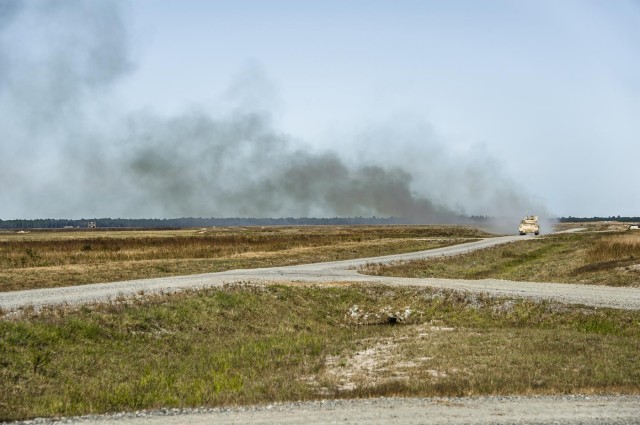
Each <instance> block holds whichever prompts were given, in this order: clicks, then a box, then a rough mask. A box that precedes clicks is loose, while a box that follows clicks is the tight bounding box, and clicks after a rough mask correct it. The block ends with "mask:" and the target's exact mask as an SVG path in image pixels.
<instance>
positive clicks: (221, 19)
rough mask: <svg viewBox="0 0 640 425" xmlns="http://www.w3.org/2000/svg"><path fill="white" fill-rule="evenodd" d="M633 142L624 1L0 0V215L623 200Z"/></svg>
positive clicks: (638, 41) (592, 205)
mask: <svg viewBox="0 0 640 425" xmlns="http://www.w3.org/2000/svg"><path fill="white" fill-rule="evenodd" d="M247 123H250V124H247ZM247 140H248V142H246V141H247ZM245 142H246V143H245ZM639 153H640V2H638V1H624V0H617V1H587V0H584V1H570V0H563V1H557V0H556V1H528V2H525V1H493V0H486V1H406V0H393V1H391V0H388V1H375V0H370V1H364V0H361V1H357V0H335V1H332V0H322V1H311V0H309V1H300V0H297V1H293V0H292V1H278V0H273V1H259V0H254V1H246V0H228V1H216V0H207V1H205V0H201V1H196V0H179V1H178V0H175V1H170V0H137V1H131V2H126V1H124V2H100V1H95V0H93V1H89V0H87V1H64V0H61V1H36V0H34V1H24V2H23V1H16V0H0V155H2V157H0V167H2V169H0V183H1V184H2V187H3V189H1V191H2V192H1V193H0V219H10V218H34V217H69V218H78V217H80V216H84V217H91V216H100V217H103V216H129V217H144V216H156V217H164V216H167V217H168V216H181V215H187V216H198V215H199V216H222V215H225V216H247V215H250V216H274V215H278V216H301V215H353V214H358V215H369V214H371V215H390V214H399V213H406V214H410V215H414V216H418V215H419V214H417V213H416V211H417V210H419V209H420V208H427V209H428V210H429V211H431V212H430V214H432V213H433V214H436V216H437V217H441V216H442V214H445V215H446V214H447V213H448V212H451V211H453V212H456V213H464V214H490V215H498V214H500V213H509V214H514V215H518V216H520V215H522V214H525V213H540V214H541V215H551V216H566V215H573V216H593V215H601V216H608V215H623V216H624V215H632V216H638V215H640V188H639V186H638V182H640V166H639V164H640V163H639V161H638V154H639ZM266 164H268V165H266ZM307 171H308V173H307ZM314 173H315V174H314ZM337 179H341V181H342V182H345V183H340V184H337V183H336V180H337ZM318 182H320V183H318ZM379 188H382V189H381V192H377V191H376V190H377V189H379ZM398 192H402V193H404V195H403V197H400V198H398V197H397V196H396V195H397V194H398ZM405 192H406V193H405ZM364 194H366V195H364ZM389 194H394V196H395V197H394V196H390V195H389ZM247 197H250V198H251V200H252V202H249V201H246V200H245V199H246V198H247ZM205 199H206V201H204V200H205ZM318 199H320V200H318ZM254 201H255V202H254ZM398 204H403V205H405V206H404V207H402V208H400V209H397V208H396V206H397V205H398ZM394 208H396V209H394ZM398 208H399V207H398ZM436 221H437V220H436Z"/></svg>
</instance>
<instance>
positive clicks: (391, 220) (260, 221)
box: [0, 217, 405, 229]
mask: <svg viewBox="0 0 640 425" xmlns="http://www.w3.org/2000/svg"><path fill="white" fill-rule="evenodd" d="M90 222H94V223H96V227H102V228H104V227H108V228H146V229H149V228H157V229H166V228H185V227H212V226H219V227H224V226H302V225H314V226H315V225H349V224H404V223H405V220H403V219H401V218H397V217H333V218H312V217H302V218H293V217H287V218H201V217H183V218H162V219H156V218H134V219H130V218H91V219H85V218H81V219H79V220H67V219H35V220H0V229H63V228H87V227H88V225H89V223H90Z"/></svg>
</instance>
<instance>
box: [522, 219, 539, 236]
mask: <svg viewBox="0 0 640 425" xmlns="http://www.w3.org/2000/svg"><path fill="white" fill-rule="evenodd" d="M518 231H519V232H520V234H521V235H526V234H527V233H533V234H534V235H539V234H540V226H539V225H538V216H537V215H529V216H527V217H525V218H523V219H522V220H520V226H519V227H518Z"/></svg>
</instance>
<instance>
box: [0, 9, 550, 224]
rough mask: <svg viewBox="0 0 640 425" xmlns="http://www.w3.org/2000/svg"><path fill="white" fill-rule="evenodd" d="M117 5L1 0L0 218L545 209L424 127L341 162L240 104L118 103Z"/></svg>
mask: <svg viewBox="0 0 640 425" xmlns="http://www.w3.org/2000/svg"><path fill="white" fill-rule="evenodd" d="M125 12H126V9H125V8H124V5H123V4H122V3H119V2H114V1H96V0H87V1H64V0H52V1H25V2H20V1H8V0H0V140H1V142H0V143H1V145H0V154H1V157H0V167H1V168H0V182H2V186H3V188H5V189H3V191H2V193H1V194H0V218H31V217H43V216H48V217H80V216H84V217H95V216H128V217H176V216H205V217H212V216H217V217H221V216H245V217H269V216H271V217H282V216H298V217H301V216H321V217H326V216H372V215H376V216H396V217H404V218H406V219H407V220H408V221H412V222H422V223H447V222H454V221H458V220H460V218H459V217H460V216H461V215H462V214H467V213H474V214H485V215H507V214H508V215H515V216H520V215H521V214H523V213H525V212H529V211H533V210H535V211H536V212H538V213H539V214H543V212H542V211H543V210H542V208H541V207H540V206H539V205H536V204H535V202H531V201H530V200H529V199H527V198H525V197H524V196H523V195H522V194H521V191H520V190H518V188H517V187H516V186H515V185H514V184H513V183H511V182H510V181H509V179H508V178H506V177H505V176H503V175H502V173H501V172H500V166H499V164H496V163H495V162H493V161H492V160H491V159H490V157H489V156H487V155H485V154H481V155H476V154H474V155H472V156H469V157H464V156H456V155H454V154H452V153H449V152H447V150H446V149H445V146H444V145H443V144H442V143H439V142H438V138H437V137H436V136H434V135H433V134H426V135H425V134H422V135H420V134H414V135H409V136H407V135H406V134H404V133H403V131H402V130H397V129H394V128H393V125H391V126H386V128H387V129H386V130H385V131H379V132H376V134H375V135H368V134H363V135H362V137H361V140H360V143H361V144H362V145H366V146H367V149H366V153H363V154H362V155H359V156H358V157H357V158H352V159H349V160H347V159H346V158H345V157H344V155H338V154H337V153H335V152H329V151H324V152H318V151H313V150H310V149H308V148H306V147H305V146H304V145H303V144H302V143H301V142H300V141H299V140H297V139H295V138H293V137H291V136H289V135H287V134H282V133H281V132H279V131H277V130H276V129H275V128H274V125H273V123H272V120H271V119H270V115H269V113H268V112H267V111H265V110H264V109H260V108H253V107H251V106H247V105H246V102H240V103H241V105H240V106H239V105H238V104H237V102H236V104H235V105H233V106H230V107H229V110H228V112H227V113H226V114H224V115H213V114H211V113H208V112H207V111H206V110H204V109H202V108H200V109H198V108H195V109H191V110H189V111H186V112H184V113H182V114H180V115H177V116H173V117H164V116H161V115H159V114H156V113H154V112H153V111H142V112H136V113H127V112H125V111H121V110H119V109H118V108H117V107H116V106H114V102H113V101H112V100H110V99H111V97H110V90H111V88H113V86H114V85H115V84H117V83H118V81H119V80H120V79H122V78H124V77H126V75H128V73H130V72H133V70H134V65H133V64H134V61H133V60H132V59H131V58H130V45H129V36H128V31H127V28H128V26H127V15H126V13H125ZM240 81H242V80H240ZM248 85H249V86H250V85H251V84H248ZM237 91H238V90H237V87H236V88H234V92H237ZM239 91H240V92H241V91H242V88H240V89H239ZM238 96H242V94H240V95H238ZM397 126H398V127H400V128H401V127H402V126H403V124H402V123H398V124H397ZM389 127H391V128H389ZM381 135H382V136H381ZM407 139H408V140H407ZM418 139H419V140H418ZM354 143H359V142H358V141H355V142H354ZM402 146H404V147H402ZM416 158H419V160H416Z"/></svg>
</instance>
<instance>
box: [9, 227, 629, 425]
mask: <svg viewBox="0 0 640 425" xmlns="http://www.w3.org/2000/svg"><path fill="white" fill-rule="evenodd" d="M526 238H529V237H528V236H527V237H522V236H505V237H498V238H490V239H484V240H481V241H477V242H471V243H466V244H461V245H455V246H451V247H446V248H439V249H434V250H430V251H421V252H415V253H409V254H399V255H388V256H384V257H376V258H368V259H357V260H346V261H335V262H327V263H316V264H305V265H298V266H289V267H273V268H263V269H247V270H230V271H226V272H221V273H209V274H201V275H193V276H179V277H170V278H159V279H143V280H134V281H127V282H114V283H105V284H93V285H82V286H74V287H66V288H53V289H35V290H29V291H16V292H5V293H0V308H2V309H4V310H5V311H6V310H13V309H18V308H21V307H26V306H30V305H31V306H34V307H36V308H38V307H41V306H45V305H57V304H80V303H88V302H96V301H104V300H108V299H113V298H115V297H117V296H120V295H124V296H127V295H134V294H138V293H141V292H144V293H151V292H172V291H180V290H185V289H190V288H203V287H215V286H221V285H223V284H225V283H234V282H249V281H250V282H291V281H294V282H310V283H322V282H341V281H342V282H345V281H346V282H376V283H384V284H388V285H405V286H421V285H424V286H431V287H438V288H449V289H456V290H464V291H472V292H483V293H489V294H494V295H504V296H512V297H527V298H535V299H547V300H555V301H560V302H564V303H577V304H585V305H590V306H599V307H613V308H620V309H631V310H639V309H640V289H637V288H613V287H605V286H593V285H573V284H557V283H535V282H512V281H505V280H497V279H485V280H463V279H409V278H395V277H378V276H364V275H361V274H359V273H358V272H357V271H356V269H357V268H358V267H359V266H362V265H364V264H366V263H388V262H392V261H399V260H411V259H419V258H429V257H437V256H449V255H457V254H461V253H466V252H470V251H473V250H476V249H482V248H488V247H491V246H495V245H498V244H504V243H510V242H513V241H516V240H523V239H526ZM51 422H52V420H50V419H36V420H33V421H26V422H21V423H25V424H26V423H31V424H34V423H51ZM55 422H56V423H79V424H92V425H108V424H114V425H116V424H130V425H143V424H154V425H174V424H182V423H191V424H205V423H207V424H208V423H216V424H272V423H278V424H298V423H304V424H307V425H313V424H329V423H341V424H378V423H394V424H506V423H520V424H524V423H526V424H551V423H562V424H601V423H609V424H640V396H610V397H602V396H601V397H586V396H569V397H467V398H428V399H418V398H381V399H367V400H330V401H326V400H325V401H317V402H304V403H286V404H274V405H268V406H249V407H238V408H224V409H186V410H185V409H181V410H161V411H155V412H137V413H127V414H114V415H105V416H90V417H80V418H69V419H61V420H55Z"/></svg>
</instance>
